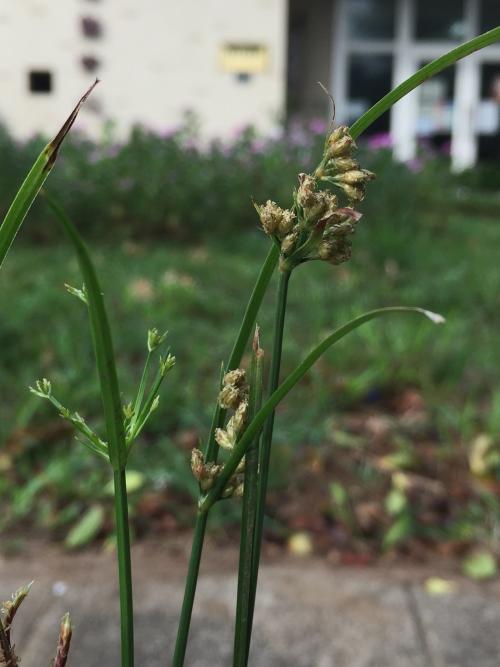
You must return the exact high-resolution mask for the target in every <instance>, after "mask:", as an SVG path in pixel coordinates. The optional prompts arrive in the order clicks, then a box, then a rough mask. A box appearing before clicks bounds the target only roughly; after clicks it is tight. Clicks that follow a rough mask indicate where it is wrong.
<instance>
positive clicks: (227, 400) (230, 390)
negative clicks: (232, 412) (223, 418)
mask: <svg viewBox="0 0 500 667" xmlns="http://www.w3.org/2000/svg"><path fill="white" fill-rule="evenodd" d="M240 399H241V390H240V388H239V387H236V386H235V385H233V384H226V385H224V386H223V387H222V389H221V390H220V392H219V405H220V406H221V408H224V410H228V409H229V408H237V407H238V405H239V403H240Z"/></svg>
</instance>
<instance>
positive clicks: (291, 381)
mask: <svg viewBox="0 0 500 667" xmlns="http://www.w3.org/2000/svg"><path fill="white" fill-rule="evenodd" d="M392 313H417V314H419V315H424V316H425V317H427V318H428V319H430V320H431V321H432V322H434V323H435V324H440V323H442V322H444V320H443V318H442V317H441V315H437V314H436V313H433V312H431V311H429V310H425V309H423V308H412V307H405V306H392V307H388V308H378V309H376V310H370V311H368V312H367V313H364V314H363V315H360V316H359V317H356V318H354V319H353V320H351V321H350V322H348V323H347V324H344V325H343V326H341V327H339V328H338V329H336V330H335V331H334V332H333V333H332V334H330V335H329V336H327V337H326V338H325V339H324V340H323V341H322V342H321V343H320V344H319V345H317V346H316V347H315V348H314V349H313V350H312V351H311V352H310V353H309V354H308V355H307V357H306V358H305V359H304V360H303V361H302V363H300V364H299V365H298V366H297V368H296V369H295V370H294V371H293V372H292V373H291V374H290V375H289V376H288V377H287V378H286V380H284V382H282V384H281V385H280V386H279V387H278V389H276V391H275V392H274V393H273V394H272V395H271V396H270V397H269V398H268V399H267V401H266V402H265V403H264V405H263V406H262V408H261V409H260V410H259V412H258V413H257V414H256V416H255V417H254V419H252V421H251V422H250V424H249V425H248V427H247V429H246V430H245V433H244V434H243V436H242V437H241V440H239V442H238V443H237V444H236V445H235V447H234V449H233V451H232V452H231V455H230V457H229V458H228V460H227V462H226V464H225V465H224V468H223V470H222V472H221V474H220V475H219V477H218V478H217V482H216V483H215V484H214V486H213V487H212V488H211V489H210V491H209V492H208V494H207V495H206V496H205V498H204V499H203V500H202V502H201V503H200V506H199V511H200V512H202V513H205V512H207V511H208V510H209V509H210V507H211V506H212V505H213V504H214V502H215V501H216V500H218V498H219V497H220V494H221V492H222V491H223V489H224V488H225V487H226V484H227V483H228V481H229V479H230V477H231V476H232V475H233V473H234V472H235V470H236V468H237V466H238V464H239V462H240V461H241V459H242V458H243V456H244V455H245V452H246V450H247V448H248V447H249V445H250V443H251V442H252V441H253V439H254V438H255V436H256V435H257V434H258V433H259V431H260V429H261V428H262V426H263V424H264V422H265V421H266V419H267V418H268V417H269V415H271V414H272V412H273V411H274V409H275V408H276V406H277V405H278V404H279V403H280V402H281V401H282V400H283V399H284V398H285V396H286V395H287V394H288V392H289V391H290V390H291V389H293V387H294V386H295V385H296V384H297V383H298V382H299V381H300V380H301V379H302V378H303V377H304V375H305V374H306V373H307V371H308V370H309V369H310V368H311V367H312V366H313V365H314V364H315V363H316V361H317V360H318V359H319V358H320V357H321V356H322V355H323V354H324V353H325V352H326V351H327V350H328V349H329V348H330V347H331V346H332V345H334V344H335V343H337V342H338V341H339V340H341V339H342V338H344V337H345V336H347V334H348V333H350V332H351V331H354V330H355V329H357V328H358V327H360V326H361V325H362V324H364V323H365V322H369V321H370V320H373V319H375V318H377V317H382V316H384V315H389V314H392Z"/></svg>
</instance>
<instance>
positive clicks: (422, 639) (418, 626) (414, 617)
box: [403, 584, 438, 667]
mask: <svg viewBox="0 0 500 667" xmlns="http://www.w3.org/2000/svg"><path fill="white" fill-rule="evenodd" d="M403 590H404V593H405V597H406V602H407V605H408V611H409V613H410V618H411V621H412V623H413V628H414V631H415V636H416V640H417V643H418V646H419V649H420V651H421V653H422V658H423V663H424V665H425V667H438V664H437V662H436V660H435V659H434V655H433V653H432V650H431V645H430V642H429V641H428V638H427V632H426V630H425V625H424V620H423V618H422V614H421V613H420V608H419V606H418V601H417V598H416V595H415V591H414V590H413V586H412V585H411V584H405V585H404V586H403Z"/></svg>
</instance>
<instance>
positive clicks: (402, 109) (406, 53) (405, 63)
mask: <svg viewBox="0 0 500 667" xmlns="http://www.w3.org/2000/svg"><path fill="white" fill-rule="evenodd" d="M396 10H397V13H396V48H395V51H394V65H393V82H392V83H393V87H395V86H397V85H398V84H400V83H402V82H403V81H404V80H405V79H407V78H408V77H410V76H411V75H412V74H414V72H415V70H416V67H417V64H416V62H415V56H414V54H413V51H412V40H413V35H412V29H413V26H414V25H415V21H414V16H415V15H414V10H415V7H414V0H398V3H397V7H396ZM417 116H418V92H417V91H414V92H412V93H410V94H409V95H406V96H405V97H404V98H403V99H402V100H400V101H399V102H398V103H397V104H395V105H394V106H393V107H392V110H391V136H392V139H393V143H394V157H395V158H396V159H398V160H402V161H407V160H411V159H412V158H414V157H415V154H416V150H417V140H416V131H417Z"/></svg>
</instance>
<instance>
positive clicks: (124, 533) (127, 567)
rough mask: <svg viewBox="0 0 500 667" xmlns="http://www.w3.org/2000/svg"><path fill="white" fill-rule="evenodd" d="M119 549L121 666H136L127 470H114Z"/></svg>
mask: <svg viewBox="0 0 500 667" xmlns="http://www.w3.org/2000/svg"><path fill="white" fill-rule="evenodd" d="M114 492H115V493H114V499H115V518H116V548H117V555H118V581H119V588H120V630H121V656H122V662H121V665H122V667H133V665H134V617H133V599H132V564H131V559H130V533H129V521H128V500H127V480H126V477H125V471H124V470H115V471H114Z"/></svg>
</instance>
